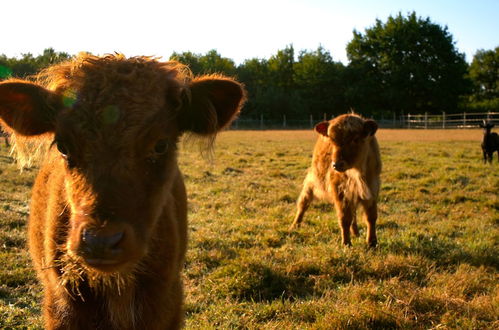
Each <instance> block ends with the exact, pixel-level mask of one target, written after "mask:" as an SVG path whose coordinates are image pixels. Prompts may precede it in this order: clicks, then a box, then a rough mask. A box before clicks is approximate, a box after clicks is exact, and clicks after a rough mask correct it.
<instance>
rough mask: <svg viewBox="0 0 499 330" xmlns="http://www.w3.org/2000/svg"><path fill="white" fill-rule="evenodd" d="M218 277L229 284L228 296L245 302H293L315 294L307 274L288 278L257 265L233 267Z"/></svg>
mask: <svg viewBox="0 0 499 330" xmlns="http://www.w3.org/2000/svg"><path fill="white" fill-rule="evenodd" d="M218 276H221V277H220V279H221V280H223V281H224V282H225V290H226V292H225V294H228V295H230V296H232V297H234V298H237V299H240V300H244V301H252V302H262V301H272V300H276V299H288V300H291V301H293V300H295V299H297V298H303V297H307V296H310V295H311V294H313V293H314V288H313V287H314V283H313V281H312V280H311V279H309V278H308V276H307V274H301V275H300V276H296V275H287V274H284V273H282V272H280V271H278V270H276V269H272V268H271V267H268V266H265V265H261V264H257V263H251V264H248V265H236V264H233V265H229V266H226V267H224V268H223V269H220V270H219V274H218Z"/></svg>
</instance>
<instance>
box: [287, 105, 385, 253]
mask: <svg viewBox="0 0 499 330" xmlns="http://www.w3.org/2000/svg"><path fill="white" fill-rule="evenodd" d="M377 129H378V125H377V124H376V122H374V121H373V120H365V119H363V118H361V117H360V116H358V115H355V114H346V115H341V116H339V117H337V118H335V119H333V120H330V121H325V122H321V123H319V124H317V125H316V126H315V131H316V132H317V133H319V134H320V135H319V137H318V139H317V143H316V144H315V148H314V154H313V157H312V166H311V167H310V168H309V169H308V173H307V176H306V178H305V181H304V183H303V189H302V191H301V194H300V197H299V198H298V201H297V208H298V210H297V212H296V216H295V219H294V221H293V224H292V225H291V228H290V229H294V228H296V227H299V226H300V224H301V222H302V220H303V214H304V213H305V211H306V210H307V208H308V207H309V205H310V203H311V202H312V200H313V199H314V197H316V198H319V199H322V200H326V201H329V202H330V203H333V204H334V205H335V208H336V213H337V216H338V220H339V224H340V227H341V237H342V242H343V244H344V245H351V240H350V231H351V232H352V233H353V234H354V235H356V236H357V235H358V234H359V232H358V228H357V222H356V219H355V217H356V210H357V207H358V205H359V204H360V205H361V206H362V208H363V209H364V213H365V219H366V222H367V243H368V245H369V246H370V247H375V246H376V244H377V238H376V219H377V217H378V210H377V198H378V193H379V188H380V178H379V176H380V173H381V157H380V153H379V147H378V142H377V140H376V137H375V136H374V134H375V133H376V130H377Z"/></svg>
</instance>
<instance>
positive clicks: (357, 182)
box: [339, 168, 373, 200]
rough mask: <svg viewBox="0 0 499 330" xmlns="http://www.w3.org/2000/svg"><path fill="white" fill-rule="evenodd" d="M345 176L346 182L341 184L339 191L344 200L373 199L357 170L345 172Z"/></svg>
mask: <svg viewBox="0 0 499 330" xmlns="http://www.w3.org/2000/svg"><path fill="white" fill-rule="evenodd" d="M345 176H346V180H344V181H343V182H342V183H341V185H340V186H339V189H341V190H342V191H343V194H344V195H345V198H346V199H349V200H357V199H362V200H370V199H372V198H373V194H372V192H371V189H369V187H368V186H367V183H366V180H365V179H364V177H363V176H362V173H361V172H360V171H359V170H358V169H356V168H351V169H349V170H346V171H345Z"/></svg>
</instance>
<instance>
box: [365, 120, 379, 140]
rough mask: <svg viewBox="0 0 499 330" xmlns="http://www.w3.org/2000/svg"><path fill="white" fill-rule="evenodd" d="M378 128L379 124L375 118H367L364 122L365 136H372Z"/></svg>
mask: <svg viewBox="0 0 499 330" xmlns="http://www.w3.org/2000/svg"><path fill="white" fill-rule="evenodd" d="M377 130H378V124H376V122H375V121H374V120H370V119H369V120H366V121H365V122H364V136H366V137H367V136H372V135H374V134H375V133H376V131H377Z"/></svg>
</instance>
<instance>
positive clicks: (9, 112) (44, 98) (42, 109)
mask: <svg viewBox="0 0 499 330" xmlns="http://www.w3.org/2000/svg"><path fill="white" fill-rule="evenodd" d="M62 107H63V103H62V98H61V97H60V96H59V95H57V94H55V93H54V92H51V91H49V90H47V89H45V88H43V87H41V86H39V85H36V84H34V83H30V82H27V81H22V80H8V81H6V82H2V83H0V123H1V124H2V126H3V127H4V128H5V129H6V130H7V131H10V132H15V133H17V134H19V135H24V136H32V135H40V134H43V133H47V132H53V131H54V129H55V117H56V115H57V112H58V111H59V110H60V109H61V108H62Z"/></svg>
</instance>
